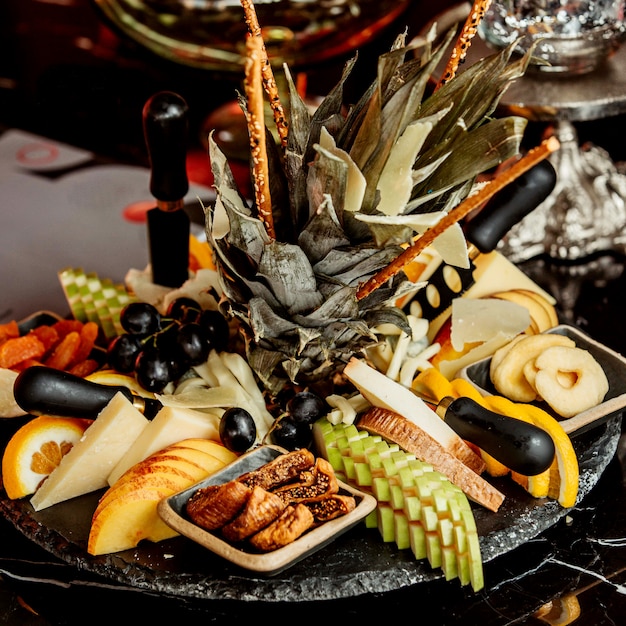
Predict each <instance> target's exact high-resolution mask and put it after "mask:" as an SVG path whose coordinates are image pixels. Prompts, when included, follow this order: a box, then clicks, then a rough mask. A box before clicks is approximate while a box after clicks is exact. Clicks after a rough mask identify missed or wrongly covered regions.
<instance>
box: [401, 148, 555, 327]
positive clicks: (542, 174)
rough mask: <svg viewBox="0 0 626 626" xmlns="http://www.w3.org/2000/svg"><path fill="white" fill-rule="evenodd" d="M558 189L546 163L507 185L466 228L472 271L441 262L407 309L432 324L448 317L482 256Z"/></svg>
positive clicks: (536, 166) (471, 278)
mask: <svg viewBox="0 0 626 626" xmlns="http://www.w3.org/2000/svg"><path fill="white" fill-rule="evenodd" d="M555 185H556V171H555V169H554V167H553V166H552V165H551V164H550V162H549V161H547V160H544V161H541V162H540V163H538V164H537V165H535V167H533V168H532V169H530V170H528V171H527V172H525V173H524V174H522V176H520V177H519V178H517V179H516V180H515V181H513V182H512V183H511V184H509V185H507V186H506V187H505V188H504V189H503V190H502V191H500V192H499V193H498V194H497V195H495V196H494V197H493V198H492V199H491V200H490V201H489V202H488V203H487V204H486V205H485V206H484V207H483V208H482V209H481V210H480V211H479V212H478V213H477V214H476V215H475V216H474V217H473V218H472V219H470V220H468V222H467V223H466V224H465V225H464V233H465V239H466V241H467V243H468V256H469V259H470V265H469V267H468V268H467V269H465V268H459V267H454V268H452V266H450V265H447V264H446V263H444V262H441V263H440V264H439V266H438V267H437V268H436V269H435V271H434V272H433V273H432V275H431V276H430V278H429V279H428V286H427V287H425V288H424V289H420V290H419V291H418V292H417V293H416V294H415V295H414V296H413V298H412V299H411V301H410V302H408V303H407V304H406V305H405V308H407V309H409V310H411V311H412V312H415V313H416V314H418V315H419V316H420V317H423V318H425V319H427V320H429V321H431V322H432V321H434V320H435V319H436V318H438V317H440V316H442V315H443V314H444V313H446V312H447V310H448V309H449V308H450V306H451V304H452V300H454V298H458V297H460V296H462V295H463V294H464V293H466V292H467V290H468V289H469V288H470V287H471V286H472V285H473V284H474V273H475V270H476V264H475V262H476V261H477V259H478V258H479V256H480V255H483V254H487V253H490V252H493V251H494V250H495V249H496V247H497V245H498V243H499V242H500V241H501V239H502V238H503V237H504V236H505V235H506V233H507V232H508V231H509V230H510V229H511V228H512V227H513V226H514V225H515V224H517V223H518V222H520V221H521V220H522V219H523V218H524V217H526V216H527V215H528V214H529V213H531V212H532V211H533V210H534V209H535V208H536V207H537V206H539V205H540V204H541V203H542V202H543V201H544V200H545V199H546V198H547V197H548V196H549V195H550V193H551V192H552V190H553V189H554V187H555ZM451 276H452V277H454V279H453V280H452V279H451V278H450V277H451Z"/></svg>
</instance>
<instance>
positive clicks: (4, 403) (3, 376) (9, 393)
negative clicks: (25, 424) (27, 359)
mask: <svg viewBox="0 0 626 626" xmlns="http://www.w3.org/2000/svg"><path fill="white" fill-rule="evenodd" d="M17 376H18V372H14V371H13V370H10V369H6V368H4V367H3V368H0V417H19V416H20V415H26V411H23V410H22V408H21V407H20V406H19V404H18V403H17V402H16V401H15V396H14V395H13V384H14V383H15V379H16V378H17Z"/></svg>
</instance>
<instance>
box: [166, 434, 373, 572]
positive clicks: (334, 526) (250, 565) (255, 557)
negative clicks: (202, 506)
mask: <svg viewBox="0 0 626 626" xmlns="http://www.w3.org/2000/svg"><path fill="white" fill-rule="evenodd" d="M283 453H285V450H283V449H282V448H278V447H274V446H261V447H260V448H256V449H255V450H252V451H250V452H247V453H246V454H244V455H242V456H241V457H240V458H239V459H237V460H236V461H234V462H233V463H231V464H230V465H228V466H227V467H225V468H224V469H223V470H221V471H219V472H216V473H215V474H213V475H211V476H209V477H208V478H205V479H204V480H202V481H200V482H199V483H196V484H195V485H192V486H191V487H189V488H187V489H184V490H183V491H180V492H178V493H176V494H174V495H172V496H169V497H167V498H164V499H163V500H161V502H159V505H158V509H157V510H158V513H159V515H160V516H161V519H162V520H163V521H164V522H165V523H166V524H167V525H168V526H170V527H171V528H173V529H174V530H176V531H177V532H179V533H180V534H181V535H184V536H185V537H187V538H189V539H191V540H192V541H195V542H196V543H198V544H200V545H201V546H204V547H205V548H207V549H208V550H211V552H214V553H215V554H218V555H219V556H221V557H223V558H225V559H227V560H229V561H231V562H232V563H234V564H236V565H239V566H240V567H243V568H245V569H248V570H252V571H255V572H258V573H262V574H266V575H273V574H277V573H279V572H281V571H282V570H284V569H286V568H287V567H290V566H291V565H294V564H295V563H297V562H298V561H300V560H302V559H303V558H305V557H307V556H309V555H310V554H313V553H314V552H315V551H317V550H319V549H320V548H322V547H324V546H326V545H327V544H329V543H330V542H331V541H333V540H334V539H336V538H337V537H338V536H339V535H341V534H342V533H344V532H346V531H347V530H349V529H350V528H352V527H353V526H355V525H356V524H357V523H358V522H360V521H361V520H362V519H363V518H365V517H366V516H367V515H368V514H369V513H371V511H373V510H374V509H375V508H376V499H375V498H374V497H373V496H371V495H370V494H367V493H364V492H362V491H359V490H357V489H354V488H352V487H351V486H349V485H347V484H345V483H343V482H341V481H338V482H339V493H343V494H345V495H352V496H354V498H355V500H356V507H355V508H354V510H353V511H351V512H350V513H347V514H346V515H343V516H341V517H338V518H336V519H334V520H330V521H328V522H325V523H324V524H322V525H321V526H318V527H317V528H314V529H312V530H309V531H308V532H306V533H304V534H303V535H302V536H301V537H299V538H298V539H296V540H295V541H293V542H292V543H290V544H288V545H286V546H283V547H282V548H278V549H277V550H273V551H272V552H267V553H258V552H255V551H252V550H247V549H245V548H241V547H238V546H234V545H231V544H230V543H228V542H227V541H224V540H223V539H221V538H220V537H219V536H218V535H217V534H216V533H214V532H209V531H207V530H204V529H203V528H201V527H200V526H197V525H196V524H194V523H193V522H192V521H191V520H190V519H189V517H188V516H187V515H186V513H185V504H186V503H187V500H189V498H190V497H191V496H192V495H193V494H194V493H195V492H196V491H197V490H198V489H201V488H203V487H206V486H208V485H219V484H222V483H226V482H228V481H229V480H233V479H235V478H238V477H239V476H241V475H242V474H245V473H246V472H249V471H251V470H254V469H257V468H259V467H261V466H262V465H265V464H266V463H268V462H269V461H271V460H273V459H275V458H276V457H277V456H279V455H281V454H283Z"/></svg>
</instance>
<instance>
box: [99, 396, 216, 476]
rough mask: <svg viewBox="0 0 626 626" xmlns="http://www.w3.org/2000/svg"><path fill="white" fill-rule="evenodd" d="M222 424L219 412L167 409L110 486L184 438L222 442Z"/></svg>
mask: <svg viewBox="0 0 626 626" xmlns="http://www.w3.org/2000/svg"><path fill="white" fill-rule="evenodd" d="M219 423H220V418H219V415H218V414H217V413H208V412H207V413H205V412H203V411H196V410H194V409H187V408H182V407H173V406H164V407H163V408H162V409H161V410H160V411H159V412H158V413H157V415H156V417H155V418H154V419H153V420H152V421H151V422H150V423H149V424H148V426H147V427H146V428H145V429H144V430H143V432H142V433H141V435H140V436H139V437H138V438H137V440H136V441H134V442H133V444H132V445H131V446H130V447H129V448H128V450H127V451H126V453H125V454H124V455H123V457H121V458H120V459H119V461H118V462H117V464H116V465H115V466H114V467H113V468H112V469H111V471H110V473H109V475H108V484H109V485H113V484H114V483H115V482H116V481H117V479H118V478H119V477H120V476H121V475H122V474H123V473H124V472H125V471H126V470H127V469H129V468H131V467H132V466H133V465H135V464H136V463H139V462H140V461H143V460H144V459H145V458H147V457H148V456H150V455H151V454H152V453H153V452H157V451H158V450H162V449H163V448H166V447H167V446H169V445H171V444H173V443H177V442H179V441H182V440H183V439H190V438H200V439H213V440H215V441H219V440H220V435H219Z"/></svg>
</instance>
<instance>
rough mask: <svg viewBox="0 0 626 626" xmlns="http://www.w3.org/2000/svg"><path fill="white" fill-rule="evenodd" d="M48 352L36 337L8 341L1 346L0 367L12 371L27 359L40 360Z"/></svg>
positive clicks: (29, 336) (26, 336)
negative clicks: (11, 369)
mask: <svg viewBox="0 0 626 626" xmlns="http://www.w3.org/2000/svg"><path fill="white" fill-rule="evenodd" d="M45 351H46V348H45V346H44V345H43V343H41V341H40V340H39V339H38V338H37V337H36V336H35V335H31V334H28V335H24V336H23V337H14V338H12V339H7V341H5V342H4V343H3V344H2V345H0V367H5V368H7V369H10V368H12V367H15V366H16V365H17V364H18V363H20V362H21V361H25V360H26V359H38V358H40V357H41V356H42V355H43V354H44V353H45Z"/></svg>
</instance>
